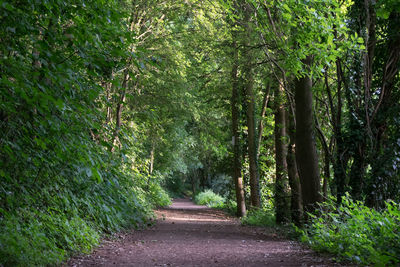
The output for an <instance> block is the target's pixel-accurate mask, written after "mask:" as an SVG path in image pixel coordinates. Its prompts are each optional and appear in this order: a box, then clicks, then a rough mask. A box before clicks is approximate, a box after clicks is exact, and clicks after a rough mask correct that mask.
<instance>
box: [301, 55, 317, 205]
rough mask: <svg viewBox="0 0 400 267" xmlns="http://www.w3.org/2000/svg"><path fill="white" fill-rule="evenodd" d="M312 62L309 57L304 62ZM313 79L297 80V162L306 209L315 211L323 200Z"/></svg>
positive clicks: (306, 63) (305, 77)
mask: <svg viewBox="0 0 400 267" xmlns="http://www.w3.org/2000/svg"><path fill="white" fill-rule="evenodd" d="M303 63H304V64H305V65H306V67H307V66H309V65H310V64H311V58H310V57H308V58H306V59H305V60H304V62H303ZM311 89H312V81H311V78H310V77H309V76H307V75H306V76H304V77H302V78H298V79H296V80H295V103H296V162H297V166H298V170H299V176H300V182H301V192H302V199H303V205H304V210H305V211H306V212H313V211H314V210H315V208H316V204H317V203H318V202H320V201H321V194H320V191H321V190H320V189H321V185H320V174H319V168H318V155H317V150H316V145H315V137H314V120H313V99H312V91H311Z"/></svg>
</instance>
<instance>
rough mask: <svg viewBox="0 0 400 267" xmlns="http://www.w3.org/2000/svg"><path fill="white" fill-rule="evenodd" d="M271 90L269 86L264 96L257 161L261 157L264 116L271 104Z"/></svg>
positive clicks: (259, 123)
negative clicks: (269, 103)
mask: <svg viewBox="0 0 400 267" xmlns="http://www.w3.org/2000/svg"><path fill="white" fill-rule="evenodd" d="M270 90H271V86H270V85H269V84H268V85H267V88H266V91H265V94H264V99H263V102H262V108H261V116H260V121H259V122H258V138H257V159H258V158H259V156H260V144H261V141H262V134H263V131H264V116H265V112H266V111H267V106H268V102H269V91H270Z"/></svg>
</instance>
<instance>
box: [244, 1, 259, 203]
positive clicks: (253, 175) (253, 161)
mask: <svg viewBox="0 0 400 267" xmlns="http://www.w3.org/2000/svg"><path fill="white" fill-rule="evenodd" d="M250 8H251V7H250V5H248V4H245V5H244V9H245V10H244V14H245V19H244V25H245V26H244V29H245V39H244V50H243V58H244V59H245V62H244V66H243V72H244V81H243V82H244V89H245V90H244V91H245V99H246V102H247V110H246V115H247V133H248V134H247V138H248V154H249V165H250V199H251V205H252V206H253V207H260V206H261V198H260V184H259V174H258V162H257V145H256V142H257V136H256V135H257V133H256V121H255V96H254V89H253V84H254V78H253V69H252V66H251V64H252V60H253V55H252V52H251V51H250V50H249V40H250V37H251V27H250V25H249V20H250Z"/></svg>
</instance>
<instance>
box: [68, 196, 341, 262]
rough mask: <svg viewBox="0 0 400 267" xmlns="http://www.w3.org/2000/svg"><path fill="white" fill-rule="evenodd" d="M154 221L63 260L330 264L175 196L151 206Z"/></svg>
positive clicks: (266, 230)
mask: <svg viewBox="0 0 400 267" xmlns="http://www.w3.org/2000/svg"><path fill="white" fill-rule="evenodd" d="M156 214H157V218H158V220H157V223H156V225H155V226H153V227H151V228H149V229H146V230H141V231H137V230H134V231H131V232H128V233H125V234H123V235H120V236H119V238H118V239H116V240H105V241H103V243H102V245H101V246H100V247H98V248H97V249H95V251H94V252H93V253H92V254H91V255H87V256H83V257H81V258H75V259H72V260H70V261H69V262H68V266H333V265H337V264H335V263H333V262H332V261H330V260H329V259H326V258H322V257H319V256H317V255H316V254H315V253H314V252H312V251H310V250H305V249H304V248H302V247H301V246H300V245H298V244H297V243H296V242H292V241H288V240H285V239H282V238H280V237H278V236H277V235H276V234H275V233H274V230H273V229H269V228H259V227H248V226H241V225H240V223H239V220H238V219H237V218H233V217H230V216H228V215H226V214H225V213H224V212H222V211H218V210H213V209H210V208H207V207H206V206H199V205H195V204H193V203H192V202H191V201H190V200H188V199H176V200H174V202H173V204H172V205H171V206H169V207H168V208H164V209H159V210H157V211H156Z"/></svg>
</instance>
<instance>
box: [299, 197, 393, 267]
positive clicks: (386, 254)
mask: <svg viewBox="0 0 400 267" xmlns="http://www.w3.org/2000/svg"><path fill="white" fill-rule="evenodd" d="M312 217H313V219H312V222H311V223H310V225H309V226H308V227H307V228H306V229H305V230H304V231H303V236H302V240H303V241H304V242H306V243H308V244H309V245H310V246H311V247H312V248H313V249H315V250H318V251H326V252H330V253H334V254H336V255H338V256H339V257H340V258H341V259H344V260H350V261H353V262H355V263H358V264H363V265H377V266H389V265H393V266H395V265H397V264H399V262H400V257H399V255H400V245H399V244H400V206H399V204H396V203H394V202H390V201H389V202H386V208H385V209H384V210H382V211H377V210H374V209H371V208H368V207H366V206H365V205H364V204H363V203H362V202H360V201H357V202H355V201H353V200H352V199H351V198H350V197H349V195H348V194H347V196H345V197H343V200H342V205H341V206H340V207H339V208H336V207H335V204H334V201H333V199H331V200H330V201H328V202H325V203H323V204H321V206H320V208H319V214H318V216H315V215H312Z"/></svg>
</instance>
